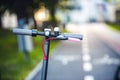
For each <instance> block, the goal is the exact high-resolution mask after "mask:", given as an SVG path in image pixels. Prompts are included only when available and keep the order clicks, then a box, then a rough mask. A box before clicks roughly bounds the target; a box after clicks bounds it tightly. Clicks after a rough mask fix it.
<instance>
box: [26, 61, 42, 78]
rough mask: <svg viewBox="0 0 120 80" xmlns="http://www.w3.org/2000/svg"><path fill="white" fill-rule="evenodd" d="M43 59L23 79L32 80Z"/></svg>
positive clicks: (40, 67)
mask: <svg viewBox="0 0 120 80" xmlns="http://www.w3.org/2000/svg"><path fill="white" fill-rule="evenodd" d="M42 62H43V60H42V61H41V62H40V63H39V64H38V65H37V66H36V67H35V68H34V69H33V70H32V71H31V72H30V73H29V74H28V76H27V77H26V78H25V80H32V79H33V78H34V77H35V75H36V74H37V73H38V72H39V71H40V70H41V69H42Z"/></svg>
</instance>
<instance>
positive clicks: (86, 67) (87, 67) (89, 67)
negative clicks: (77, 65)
mask: <svg viewBox="0 0 120 80" xmlns="http://www.w3.org/2000/svg"><path fill="white" fill-rule="evenodd" d="M92 68H93V67H92V64H91V63H90V62H84V63H83V70H84V71H86V72H89V71H92Z"/></svg>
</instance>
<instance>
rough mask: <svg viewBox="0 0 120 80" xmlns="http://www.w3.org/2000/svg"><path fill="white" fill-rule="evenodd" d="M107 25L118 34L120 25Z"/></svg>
mask: <svg viewBox="0 0 120 80" xmlns="http://www.w3.org/2000/svg"><path fill="white" fill-rule="evenodd" d="M107 25H109V26H110V28H111V29H113V30H116V31H119V32H120V24H113V23H107Z"/></svg>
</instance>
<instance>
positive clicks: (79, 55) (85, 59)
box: [33, 24, 120, 80]
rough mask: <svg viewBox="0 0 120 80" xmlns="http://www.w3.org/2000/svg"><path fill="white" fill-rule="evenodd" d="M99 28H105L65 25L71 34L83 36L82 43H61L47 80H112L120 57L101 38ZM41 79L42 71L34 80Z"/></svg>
mask: <svg viewBox="0 0 120 80" xmlns="http://www.w3.org/2000/svg"><path fill="white" fill-rule="evenodd" d="M100 25H104V24H82V25H68V27H69V28H68V29H69V30H71V31H72V32H73V33H80V34H83V35H84V40H83V41H81V42H79V43H78V42H71V41H62V42H61V44H60V45H59V47H58V48H57V49H56V50H55V52H54V53H53V55H52V56H51V57H50V60H49V68H48V76H47V80H115V79H114V76H115V72H116V70H117V67H118V66H119V65H120V55H119V54H120V53H119V52H118V51H116V49H115V48H113V47H114V46H111V45H109V44H108V42H107V41H106V40H108V37H106V38H107V39H103V37H102V36H101V35H100V34H102V32H101V33H100V31H99V29H104V28H100ZM70 26H71V27H72V29H71V28H70ZM97 26H99V28H97ZM73 27H74V28H73ZM76 27H77V28H76ZM107 30H108V29H107ZM105 32H106V33H107V31H105ZM118 34H119V33H118ZM113 37H114V36H113ZM104 38H105V37H104ZM109 38H110V37H109ZM115 39H118V38H117V37H115ZM115 41H117V40H115ZM40 75H41V71H39V72H38V74H37V75H36V76H35V77H34V79H33V80H40V77H41V76H40Z"/></svg>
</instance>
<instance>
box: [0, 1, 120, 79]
mask: <svg viewBox="0 0 120 80" xmlns="http://www.w3.org/2000/svg"><path fill="white" fill-rule="evenodd" d="M54 27H59V28H60V30H61V32H69V33H79V34H82V35H83V36H84V39H83V41H82V42H81V44H76V43H72V45H70V44H71V43H69V42H65V43H61V42H60V41H54V42H53V41H52V42H51V53H52V51H56V53H55V54H51V56H53V60H52V59H51V60H50V61H51V62H54V60H56V61H57V60H58V59H56V57H55V59H54V56H57V55H58V54H59V52H60V51H59V46H60V44H67V45H69V46H74V45H76V46H78V49H77V47H74V48H73V47H72V48H68V47H65V45H62V46H63V47H65V48H66V50H70V49H73V50H72V51H71V52H72V53H74V54H72V55H71V56H75V55H76V54H79V55H80V57H79V58H78V60H76V59H75V60H74V59H73V58H72V59H71V57H70V56H66V55H69V54H66V53H65V54H64V49H63V50H62V51H63V52H62V54H61V55H62V57H61V56H59V57H60V61H62V62H63V63H61V64H57V63H50V70H52V68H54V69H55V70H57V69H58V68H60V67H57V68H55V65H66V64H67V63H66V60H67V62H69V60H70V62H71V61H73V62H75V63H76V64H72V63H71V65H72V66H76V67H73V68H72V69H73V70H76V69H77V71H78V73H76V72H74V73H73V74H74V75H75V76H74V75H72V76H71V75H70V74H69V73H70V72H67V70H63V71H62V70H60V69H61V68H60V69H59V70H60V71H56V73H59V74H58V75H59V76H58V75H57V76H54V75H55V73H54V72H53V73H52V71H51V72H50V71H49V74H48V75H50V76H48V80H120V76H119V75H120V74H119V73H120V71H119V70H120V69H119V65H120V0H1V1H0V80H23V79H26V77H27V76H28V74H29V73H30V72H31V71H32V70H33V69H34V68H35V66H36V65H37V64H38V63H40V61H41V60H42V56H43V54H42V50H41V42H42V40H43V37H36V38H32V37H30V36H21V35H14V34H13V33H12V29H14V28H20V29H38V30H40V31H43V30H44V28H50V29H53V28H54ZM84 44H85V45H84ZM86 45H87V47H86ZM81 46H82V47H81ZM75 50H78V51H77V52H79V53H77V52H76V51H75ZM67 53H70V52H67ZM75 53H76V54H75ZM82 53H83V54H82ZM59 57H58V58H59ZM64 58H66V59H65V60H64ZM75 58H76V57H75ZM82 59H83V60H82ZM84 60H85V62H84ZM86 61H87V62H86ZM58 62H59V60H58ZM78 64H80V65H81V66H79V67H77V66H78ZM82 65H83V66H82ZM85 66H88V67H85ZM66 67H68V68H67V69H69V67H70V65H66ZM80 67H81V69H80ZM82 68H83V70H82ZM54 69H53V70H54ZM79 69H80V70H79ZM92 70H93V71H92ZM62 73H66V74H65V75H64V76H63V75H62V77H63V78H60V74H62ZM40 74H41V73H40V71H39V73H38V74H36V76H34V78H33V80H40V78H38V77H39V76H40ZM38 75H39V76H38ZM76 75H77V76H76ZM79 75H81V76H80V78H79ZM30 80H31V79H30Z"/></svg>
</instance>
